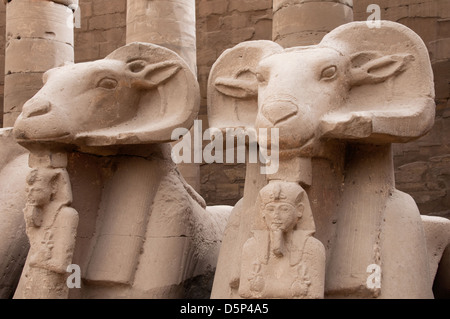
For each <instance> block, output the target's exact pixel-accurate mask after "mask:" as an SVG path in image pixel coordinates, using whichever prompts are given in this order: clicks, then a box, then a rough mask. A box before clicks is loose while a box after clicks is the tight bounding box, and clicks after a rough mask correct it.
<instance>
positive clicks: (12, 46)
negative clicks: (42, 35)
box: [5, 38, 74, 74]
mask: <svg viewBox="0 0 450 319" xmlns="http://www.w3.org/2000/svg"><path fill="white" fill-rule="evenodd" d="M73 52H74V51H73V47H72V46H71V45H69V44H67V43H63V42H58V41H53V40H45V39H29V38H27V39H21V40H18V39H13V40H10V41H9V45H8V47H7V48H6V58H5V72H6V74H10V73H21V72H22V73H28V72H45V71H47V70H49V69H52V68H55V67H59V66H63V65H64V64H65V63H67V62H73V61H74V53H73Z"/></svg>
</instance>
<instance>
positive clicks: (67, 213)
mask: <svg viewBox="0 0 450 319" xmlns="http://www.w3.org/2000/svg"><path fill="white" fill-rule="evenodd" d="M30 156H34V155H30ZM64 156H65V154H64ZM71 203H72V189H71V185H70V180H69V175H68V173H67V171H66V169H65V168H60V167H57V168H55V167H38V168H33V169H32V170H31V172H30V173H29V175H28V177H27V203H26V206H25V208H24V217H25V224H26V233H27V235H28V238H29V241H30V251H29V254H28V259H27V262H26V264H25V269H24V276H22V279H21V280H22V282H21V284H22V285H23V287H24V289H23V290H22V296H23V297H24V298H67V297H68V294H69V290H68V287H67V286H66V270H67V267H68V266H69V265H70V264H71V263H72V258H73V254H74V250H75V242H76V235H77V227H78V220H79V216H78V212H77V211H76V210H75V209H73V208H72V207H71V206H70V205H71Z"/></svg>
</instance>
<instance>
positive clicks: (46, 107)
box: [22, 103, 51, 118]
mask: <svg viewBox="0 0 450 319" xmlns="http://www.w3.org/2000/svg"><path fill="white" fill-rule="evenodd" d="M50 110H51V105H50V103H46V104H40V105H39V106H24V108H23V112H22V113H23V117H24V118H30V117H35V116H39V115H44V114H47V113H48V112H50Z"/></svg>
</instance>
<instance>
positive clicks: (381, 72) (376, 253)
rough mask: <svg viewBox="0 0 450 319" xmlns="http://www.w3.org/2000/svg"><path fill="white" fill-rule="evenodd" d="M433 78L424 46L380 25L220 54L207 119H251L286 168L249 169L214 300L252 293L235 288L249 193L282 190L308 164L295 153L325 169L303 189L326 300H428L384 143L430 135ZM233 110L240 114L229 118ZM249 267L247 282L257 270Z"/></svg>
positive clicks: (425, 260) (248, 230)
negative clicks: (276, 186)
mask: <svg viewBox="0 0 450 319" xmlns="http://www.w3.org/2000/svg"><path fill="white" fill-rule="evenodd" d="M304 5H307V4H304ZM281 10H284V9H281ZM366 39H371V41H367V40H366ZM375 70H376V71H375ZM417 79H420V81H417ZM432 80H433V74H432V70H431V63H430V60H429V56H428V52H427V48H426V47H425V45H424V43H423V41H422V40H421V39H420V38H419V36H418V35H417V34H415V33H414V32H412V31H411V30H410V29H408V28H406V27H405V26H402V25H400V24H397V23H392V22H386V21H384V22H381V27H380V28H378V29H377V28H373V29H371V28H368V27H367V25H366V23H364V22H360V23H349V24H346V25H344V26H341V27H339V28H337V29H335V30H333V31H332V32H330V33H329V34H328V35H326V36H325V37H324V39H323V40H322V41H321V43H320V44H318V45H315V46H308V47H295V48H290V49H283V48H282V47H281V46H279V45H276V44H274V43H273V42H269V41H256V42H247V43H242V44H240V45H238V46H236V47H234V48H232V49H230V50H227V51H225V52H224V53H223V54H222V56H221V57H220V58H219V59H218V61H217V62H216V64H215V65H214V66H213V68H212V71H211V75H210V78H209V87H208V90H209V94H208V96H209V97H210V98H209V111H210V112H209V115H210V123H213V122H215V123H217V124H218V125H215V126H217V127H224V126H230V125H231V126H232V127H244V126H245V127H249V128H251V127H252V124H251V122H247V121H246V119H247V118H251V116H256V120H255V123H254V128H256V129H257V130H259V129H279V140H276V139H273V138H268V137H266V136H264V135H261V134H260V135H259V136H258V142H259V144H260V148H262V146H264V145H265V146H267V145H269V146H273V145H276V144H278V145H279V149H280V157H279V158H280V167H283V165H286V167H290V169H286V170H285V171H283V170H282V171H281V172H279V173H278V175H277V174H275V176H274V177H273V176H271V175H270V174H268V175H267V176H266V181H264V179H262V178H261V177H258V176H257V175H252V173H251V170H252V169H254V168H250V167H247V174H248V175H247V178H248V177H251V178H252V181H251V184H248V185H252V186H250V188H251V190H248V189H247V190H246V191H244V198H243V200H242V201H241V202H240V204H239V205H237V206H236V207H235V209H234V211H233V215H232V217H231V219H230V225H229V228H228V229H227V231H226V233H225V238H224V240H223V245H222V249H221V255H220V256H219V263H218V268H217V272H216V280H215V282H214V286H213V292H212V296H213V297H214V298H230V297H231V298H233V297H238V296H239V294H240V296H241V297H253V298H255V297H256V298H258V297H261V296H259V295H254V294H250V293H248V291H247V290H246V288H242V289H244V290H245V291H241V288H240V286H241V285H243V287H246V285H247V282H246V281H244V282H242V281H240V280H239V278H241V277H240V276H241V275H243V273H242V268H241V265H242V263H246V259H245V258H246V256H248V253H247V254H246V253H244V251H245V247H246V246H245V245H246V244H245V242H246V241H247V240H249V239H250V238H251V237H252V225H254V223H255V221H256V220H257V216H258V207H257V206H256V205H255V197H254V196H255V190H257V191H258V190H260V189H261V188H263V187H261V185H263V186H264V184H265V183H267V180H270V183H276V181H272V180H271V179H272V178H274V179H277V180H280V181H281V182H282V183H283V181H286V180H289V178H294V177H295V173H297V172H299V173H302V172H307V171H308V169H307V168H306V166H304V165H300V167H297V168H296V166H297V165H293V164H292V163H293V162H292V161H291V159H292V158H302V157H304V158H310V159H311V160H312V168H311V169H310V171H312V172H315V168H314V167H315V166H316V165H320V167H322V168H323V169H326V165H323V164H322V162H323V161H326V162H328V163H329V168H328V170H329V171H328V172H322V173H321V174H320V176H321V177H322V179H315V176H314V174H313V175H312V179H311V181H312V183H311V186H309V187H308V192H309V194H308V197H309V200H310V201H311V203H312V206H313V207H314V208H315V211H314V218H315V220H317V224H318V225H320V227H321V229H320V230H319V231H320V232H319V231H318V232H317V233H318V235H317V236H318V237H317V238H318V239H319V240H320V241H321V242H322V243H324V244H325V243H326V245H325V247H326V250H327V268H326V269H327V271H326V275H325V278H326V279H325V288H324V289H325V294H324V295H325V296H328V297H344V296H358V297H360V298H377V297H381V298H395V296H398V297H400V296H402V297H403V298H404V297H407V298H408V297H409V298H411V297H413V296H416V297H417V298H431V297H432V296H433V294H432V282H433V278H432V277H430V276H429V267H430V263H429V256H428V255H427V247H426V238H425V236H424V231H423V225H422V220H421V218H420V214H419V210H418V208H417V205H416V203H415V202H414V201H413V199H412V198H411V197H410V196H409V195H407V194H405V193H402V192H400V191H398V190H397V189H395V183H394V168H393V164H392V151H391V145H390V144H391V143H392V142H406V141H409V140H413V139H415V138H418V137H420V136H423V135H424V134H426V133H427V132H428V131H429V130H430V129H431V127H432V125H433V122H434V115H435V103H434V87H433V82H432ZM344 83H345V84H344ZM394 87H395V90H394ZM391 103H393V104H391ZM227 111H228V112H227ZM238 112H242V113H243V114H240V116H236V115H235V114H236V113H238ZM219 113H222V116H217V115H218V114H219ZM345 140H346V141H347V144H344V143H345V142H343V141H345ZM354 141H357V142H358V143H354ZM267 147H268V146H267ZM296 170H297V171H296ZM254 173H255V171H254V170H253V174H254ZM300 176H301V175H300ZM295 182H297V183H299V182H302V181H298V180H297V181H295ZM303 182H304V181H303ZM270 183H269V185H270ZM330 183H331V184H338V185H339V183H340V184H341V186H340V187H335V188H334V190H333V188H327V186H328V184H330ZM256 185H258V187H255V186H256ZM431 186H432V185H430V187H431ZM263 189H264V188H263ZM324 189H327V190H328V192H327V193H324ZM330 196H331V198H335V199H336V202H334V203H331V204H330V205H328V204H326V203H324V202H323V201H327V200H328V198H329V197H330ZM321 200H322V201H321ZM330 209H331V211H330ZM235 225H240V227H239V228H236V227H235ZM253 234H254V232H253ZM400 234H401V235H400ZM399 236H400V237H401V238H402V240H397V239H398V238H399ZM337 238H338V239H339V240H336V239H337ZM255 249H256V248H255ZM399 251H403V252H408V253H407V254H406V253H405V254H399V253H398V252H399ZM230 252H233V253H232V254H231V253H230ZM405 262H406V263H408V265H414V266H412V267H410V268H409V272H408V274H405V273H403V272H402V267H403V266H402V265H404V263H405ZM368 265H369V266H370V265H372V266H374V267H375V268H376V267H381V268H382V269H383V276H382V277H381V278H380V280H381V284H380V285H374V286H372V285H368V284H367V278H368V277H367V271H368ZM280 267H281V266H280ZM262 268H264V267H263V266H262ZM245 269H246V270H245V271H248V269H247V268H245ZM254 271H255V272H256V273H255V276H257V275H258V271H259V269H256V270H254ZM412 273H415V274H416V275H414V276H411V274H412ZM244 275H245V274H244ZM261 277H262V280H265V279H267V278H270V274H268V275H267V276H263V275H261ZM255 278H256V277H255ZM418 278H420V279H419V280H418ZM241 279H242V278H241ZM268 280H269V279H268ZM271 284H273V283H269V282H267V283H266V285H267V286H268V287H269V286H270V285H271ZM255 285H256V284H255ZM255 289H256V288H255Z"/></svg>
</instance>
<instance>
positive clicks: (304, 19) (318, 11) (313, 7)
mask: <svg viewBox="0 0 450 319" xmlns="http://www.w3.org/2000/svg"><path fill="white" fill-rule="evenodd" d="M352 20H353V13H352V9H351V8H350V7H348V6H346V5H343V4H340V3H334V2H308V3H304V4H299V5H292V6H288V7H283V8H281V9H280V10H278V11H277V12H275V13H274V15H273V36H272V37H273V39H274V41H277V40H278V39H282V38H284V37H286V36H288V35H290V34H298V33H301V32H304V31H309V32H311V31H313V32H330V31H331V30H333V29H335V28H336V27H338V26H340V25H342V24H345V23H348V22H351V21H352ZM310 44H315V43H310Z"/></svg>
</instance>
